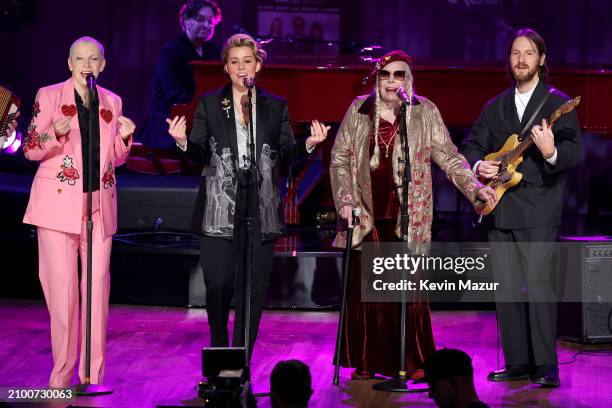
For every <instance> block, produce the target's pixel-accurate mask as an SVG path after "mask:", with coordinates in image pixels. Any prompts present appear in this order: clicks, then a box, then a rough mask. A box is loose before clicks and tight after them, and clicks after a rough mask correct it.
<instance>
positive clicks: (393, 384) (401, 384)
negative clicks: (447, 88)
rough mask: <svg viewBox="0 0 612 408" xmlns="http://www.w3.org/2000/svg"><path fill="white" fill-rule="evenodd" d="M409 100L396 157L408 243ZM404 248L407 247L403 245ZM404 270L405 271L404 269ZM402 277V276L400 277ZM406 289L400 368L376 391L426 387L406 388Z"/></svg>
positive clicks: (417, 389) (404, 234)
mask: <svg viewBox="0 0 612 408" xmlns="http://www.w3.org/2000/svg"><path fill="white" fill-rule="evenodd" d="M408 103H410V101H409V100H402V121H403V124H402V132H401V137H402V149H403V153H404V159H403V160H402V159H401V158H398V161H399V164H403V165H404V173H403V174H402V207H401V218H400V219H401V233H402V241H403V242H404V243H408V226H409V224H410V218H409V216H408V186H409V185H410V180H411V173H410V148H409V146H408V129H407V128H406V119H405V118H406V105H407V104H408ZM405 248H408V247H407V246H405ZM404 272H405V271H404ZM403 278H404V277H403V276H402V279H403ZM406 303H407V300H406V291H402V301H401V302H400V307H401V308H402V310H401V315H400V347H401V348H400V370H399V373H398V376H397V377H395V378H393V379H391V380H387V381H382V382H379V383H376V384H374V385H373V386H372V388H373V389H375V390H378V391H387V392H425V391H427V388H424V389H423V388H408V380H409V378H408V375H407V373H406Z"/></svg>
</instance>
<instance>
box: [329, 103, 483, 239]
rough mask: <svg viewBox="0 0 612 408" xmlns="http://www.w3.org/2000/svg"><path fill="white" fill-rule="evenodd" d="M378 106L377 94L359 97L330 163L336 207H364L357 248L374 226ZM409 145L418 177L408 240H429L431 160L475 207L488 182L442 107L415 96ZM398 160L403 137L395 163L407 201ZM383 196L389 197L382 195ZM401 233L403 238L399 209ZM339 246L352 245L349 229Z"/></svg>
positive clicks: (413, 185) (411, 202)
mask: <svg viewBox="0 0 612 408" xmlns="http://www.w3.org/2000/svg"><path fill="white" fill-rule="evenodd" d="M373 107H374V96H373V95H365V96H360V97H358V98H357V99H355V100H354V101H353V103H352V104H351V106H350V108H349V109H348V111H347V113H346V115H345V116H344V119H343V121H342V124H341V125H340V128H339V130H338V134H337V135H336V140H335V143H334V147H333V149H332V158H331V166H330V175H331V184H332V192H333V194H334V202H335V205H336V210H337V211H338V212H339V211H340V209H341V208H342V206H344V205H347V204H350V205H352V206H354V207H355V208H359V209H360V210H361V214H360V215H359V225H357V226H356V227H355V229H354V232H353V247H355V248H357V249H358V248H359V246H360V244H361V242H362V240H363V238H364V237H365V236H366V235H367V234H369V233H370V232H371V231H372V227H373V225H374V219H373V206H372V182H371V179H370V134H371V131H372V126H373V123H372V120H371V119H370V111H371V110H372V109H373ZM408 146H409V149H410V164H411V175H412V181H411V182H410V185H409V188H408V213H409V218H410V224H409V232H408V240H409V242H411V243H413V244H423V243H428V242H430V241H431V223H432V214H433V205H432V179H431V161H432V160H433V161H434V162H435V163H436V164H437V165H438V166H439V167H440V168H441V169H442V170H443V171H444V172H445V173H446V175H447V177H448V178H449V180H450V181H451V182H452V183H453V184H454V185H455V186H456V187H457V188H458V189H459V190H460V191H461V192H462V193H463V194H464V195H465V196H466V197H467V198H468V200H469V201H470V202H471V203H472V205H473V204H474V203H475V201H476V192H477V190H478V189H480V188H482V184H481V183H480V182H479V181H478V179H477V178H476V176H475V175H474V173H472V171H471V170H470V166H469V164H468V163H467V161H466V160H465V158H464V157H463V156H462V155H461V154H460V153H458V151H457V148H456V147H455V145H454V144H453V142H452V141H451V139H450V135H449V133H448V130H447V129H446V126H445V125H444V122H443V121H442V117H441V115H440V112H439V111H438V108H437V107H436V106H435V105H434V104H433V103H432V102H431V101H429V100H428V99H426V98H424V97H421V96H416V95H415V96H414V97H413V106H412V112H411V116H410V123H409V129H408ZM398 158H402V159H403V151H402V147H401V138H400V137H396V138H395V142H394V145H393V153H392V159H393V162H392V163H393V174H394V175H395V176H394V183H395V186H396V189H397V193H398V196H399V197H400V200H401V197H402V179H401V175H402V174H403V171H404V166H403V165H400V164H399V163H398ZM377 199H381V200H385V199H388V198H387V197H377ZM396 233H397V234H398V237H399V236H400V235H399V233H400V214H399V213H398V217H397V228H396ZM334 246H337V247H345V246H346V231H338V233H337V235H336V240H335V241H334Z"/></svg>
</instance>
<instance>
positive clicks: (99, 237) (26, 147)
mask: <svg viewBox="0 0 612 408" xmlns="http://www.w3.org/2000/svg"><path fill="white" fill-rule="evenodd" d="M105 65H106V61H105V59H104V47H103V46H102V44H100V43H99V42H98V41H97V40H95V39H94V38H91V37H82V38H79V39H78V40H76V41H75V42H74V43H73V44H72V45H71V47H70V52H69V57H68V68H69V69H70V71H71V73H72V75H71V77H70V78H69V79H68V80H67V81H65V82H62V83H59V84H55V85H50V86H46V87H44V88H41V89H39V91H38V93H37V94H36V98H35V102H34V112H33V113H32V122H31V123H30V126H29V127H28V135H27V137H26V139H25V141H24V144H23V152H24V154H25V156H26V157H27V158H28V159H29V160H36V161H38V162H40V165H39V167H38V170H37V172H36V175H35V176H34V182H33V183H32V191H31V192H30V200H29V202H28V207H27V209H26V213H25V216H24V219H23V222H24V223H26V224H31V225H35V226H37V227H38V228H37V235H38V270H39V277H40V283H41V285H42V289H43V293H44V296H45V300H46V302H47V308H48V309H49V315H50V318H51V351H52V353H53V369H52V371H51V378H50V380H49V386H51V387H58V388H63V387H68V386H69V385H70V383H71V380H72V377H73V374H74V373H73V371H74V366H75V364H76V360H77V354H78V347H79V341H78V340H79V272H78V265H77V262H78V260H79V258H80V259H81V271H83V275H82V276H83V277H82V278H81V282H80V297H81V299H82V302H81V316H82V318H81V327H80V331H81V351H80V355H81V358H80V364H79V378H80V380H81V383H84V382H85V381H86V378H85V361H84V353H85V310H86V308H85V306H86V302H85V299H86V293H87V290H86V288H87V286H86V283H87V282H86V280H87V279H86V276H87V275H86V274H85V271H86V270H87V269H86V268H87V262H86V260H87V193H88V192H90V193H91V194H92V201H93V203H92V213H93V242H92V252H93V262H92V264H93V270H92V297H91V299H92V303H91V304H92V309H91V366H90V379H89V382H90V383H91V384H100V383H102V381H103V379H104V370H105V344H106V326H107V321H108V299H109V290H110V276H109V275H110V274H109V268H110V255H111V244H112V236H113V234H114V233H115V231H116V229H117V188H116V182H117V180H116V178H115V167H117V166H120V165H121V164H122V163H124V162H125V161H126V160H127V157H128V154H129V152H130V148H131V145H132V134H133V133H134V128H135V126H134V123H133V122H132V121H131V120H130V119H128V118H126V117H124V116H123V115H122V102H121V98H120V97H119V96H117V95H115V94H114V93H112V92H111V91H109V90H107V89H105V88H102V87H101V86H99V85H96V86H95V91H94V94H93V97H90V95H89V90H88V86H87V82H86V78H87V76H88V75H89V74H93V76H94V77H95V78H98V77H99V75H100V73H101V72H102V71H103V70H104V67H105ZM90 112H91V114H92V116H93V118H92V125H93V126H92V128H91V133H92V144H91V145H90V144H89V137H88V135H89V130H90V129H89V115H90ZM90 150H92V152H91V153H92V156H93V159H92V161H93V163H91V164H92V170H93V171H92V175H91V178H92V183H91V185H90V184H89V182H88V179H89V173H88V164H89V151H90Z"/></svg>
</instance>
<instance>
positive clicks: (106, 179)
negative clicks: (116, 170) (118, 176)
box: [102, 161, 115, 188]
mask: <svg viewBox="0 0 612 408" xmlns="http://www.w3.org/2000/svg"><path fill="white" fill-rule="evenodd" d="M102 183H103V185H104V188H111V187H112V186H113V184H115V179H114V177H113V164H112V163H111V162H110V161H109V162H108V166H107V168H106V171H105V172H104V175H103V176H102Z"/></svg>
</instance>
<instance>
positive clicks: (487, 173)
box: [476, 160, 501, 180]
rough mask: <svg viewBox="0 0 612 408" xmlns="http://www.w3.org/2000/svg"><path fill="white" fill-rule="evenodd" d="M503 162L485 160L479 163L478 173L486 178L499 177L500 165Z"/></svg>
mask: <svg viewBox="0 0 612 408" xmlns="http://www.w3.org/2000/svg"><path fill="white" fill-rule="evenodd" d="M500 164H501V162H500V161H499V160H483V161H481V162H480V163H478V167H477V168H476V175H477V176H478V177H481V178H484V179H487V180H488V179H493V180H495V179H497V177H498V174H499V166H500Z"/></svg>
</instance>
